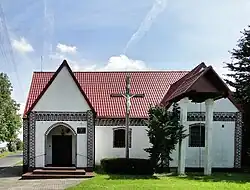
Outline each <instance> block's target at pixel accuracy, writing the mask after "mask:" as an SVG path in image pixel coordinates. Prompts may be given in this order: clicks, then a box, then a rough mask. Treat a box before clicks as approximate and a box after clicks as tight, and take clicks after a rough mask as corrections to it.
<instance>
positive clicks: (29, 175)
mask: <svg viewBox="0 0 250 190" xmlns="http://www.w3.org/2000/svg"><path fill="white" fill-rule="evenodd" d="M91 177H94V174H93V173H92V172H86V173H85V175H68V174H34V173H33V172H28V173H25V174H23V175H22V179H63V178H91Z"/></svg>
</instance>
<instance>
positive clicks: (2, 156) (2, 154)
mask: <svg viewBox="0 0 250 190" xmlns="http://www.w3.org/2000/svg"><path fill="white" fill-rule="evenodd" d="M18 152H22V150H18V151H16V152H9V151H5V152H3V153H1V154H0V158H4V157H6V156H9V155H12V154H15V153H18Z"/></svg>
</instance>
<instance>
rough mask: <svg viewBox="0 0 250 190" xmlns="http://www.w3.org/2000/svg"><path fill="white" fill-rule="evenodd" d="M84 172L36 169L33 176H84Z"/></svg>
mask: <svg viewBox="0 0 250 190" xmlns="http://www.w3.org/2000/svg"><path fill="white" fill-rule="evenodd" d="M85 173H86V172H85V170H82V169H76V170H56V169H54V170H47V169H36V170H34V171H33V174H60V175H85Z"/></svg>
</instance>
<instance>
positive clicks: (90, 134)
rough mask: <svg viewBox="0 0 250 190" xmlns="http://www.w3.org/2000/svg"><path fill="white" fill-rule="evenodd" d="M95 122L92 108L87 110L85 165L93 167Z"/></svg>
mask: <svg viewBox="0 0 250 190" xmlns="http://www.w3.org/2000/svg"><path fill="white" fill-rule="evenodd" d="M94 133H95V123H94V113H93V111H92V110H89V111H87V167H89V168H92V167H94V147H95V134H94Z"/></svg>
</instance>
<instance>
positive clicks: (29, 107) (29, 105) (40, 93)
mask: <svg viewBox="0 0 250 190" xmlns="http://www.w3.org/2000/svg"><path fill="white" fill-rule="evenodd" d="M64 67H66V68H67V70H68V71H69V73H70V75H71V77H72V78H73V80H74V82H75V83H76V85H77V87H78V89H79V90H80V92H81V94H82V95H83V97H84V98H85V100H86V102H87V103H88V105H89V107H90V108H91V110H93V111H94V112H95V109H94V107H93V106H92V104H91V102H90V101H89V99H88V97H87V96H86V94H85V92H84V91H83V89H82V88H81V86H80V84H79V82H78V80H77V79H76V77H75V75H74V73H73V72H72V70H71V68H70V67H69V65H68V63H67V61H66V60H64V61H63V62H62V64H61V65H60V67H59V68H58V69H57V71H56V72H55V73H53V75H52V76H51V77H50V79H49V80H48V81H47V82H46V83H44V84H43V86H44V87H43V88H38V89H37V91H36V93H35V94H36V98H35V99H33V98H32V97H33V96H32V91H33V89H32V88H30V92H29V97H28V102H27V104H26V107H25V115H26V114H27V113H28V112H30V111H31V110H32V109H33V108H34V107H35V105H36V104H37V102H38V101H39V100H40V99H41V97H42V96H43V95H44V93H45V92H46V91H47V89H48V88H49V87H50V85H51V84H52V83H53V81H54V80H55V78H56V77H57V75H58V74H59V73H60V71H61V70H62V69H63V68H64ZM33 77H34V75H33ZM40 82H41V81H40ZM32 86H35V87H36V84H34V81H33V80H32V83H31V87H32ZM29 99H33V101H32V102H29Z"/></svg>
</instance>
